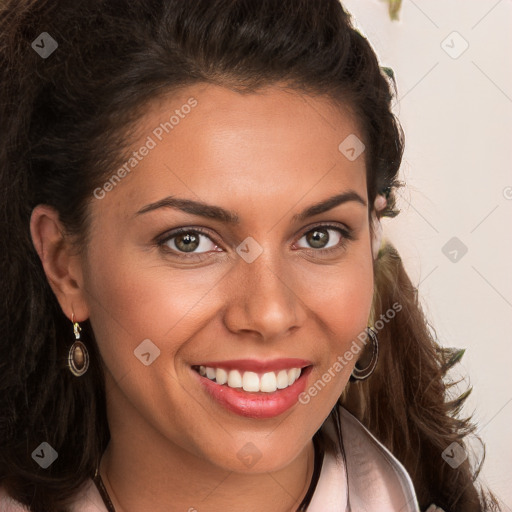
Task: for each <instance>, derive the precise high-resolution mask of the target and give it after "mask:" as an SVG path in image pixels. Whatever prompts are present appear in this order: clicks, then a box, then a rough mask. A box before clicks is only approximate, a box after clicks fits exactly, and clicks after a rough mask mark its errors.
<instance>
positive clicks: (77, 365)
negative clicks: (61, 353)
mask: <svg viewBox="0 0 512 512" xmlns="http://www.w3.org/2000/svg"><path fill="white" fill-rule="evenodd" d="M71 321H72V322H73V331H74V333H75V338H76V340H75V342H74V343H73V345H71V348H70V349H69V354H68V368H69V371H70V372H71V373H72V374H73V375H75V377H81V376H82V375H83V374H84V373H85V372H86V371H87V368H89V352H88V350H87V347H86V346H85V345H84V344H83V343H82V342H81V341H80V331H81V330H82V328H81V327H80V325H79V323H78V322H75V315H73V318H72V320H71Z"/></svg>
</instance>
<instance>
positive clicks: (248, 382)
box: [242, 372, 260, 391]
mask: <svg viewBox="0 0 512 512" xmlns="http://www.w3.org/2000/svg"><path fill="white" fill-rule="evenodd" d="M242 383H243V385H242V387H243V388H244V391H259V390H260V378H259V377H258V374H257V373H254V372H244V376H243V377H242Z"/></svg>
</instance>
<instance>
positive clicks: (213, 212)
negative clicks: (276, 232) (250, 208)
mask: <svg viewBox="0 0 512 512" xmlns="http://www.w3.org/2000/svg"><path fill="white" fill-rule="evenodd" d="M351 201H353V202H356V203H359V204H362V205H363V206H365V207H366V206H367V203H366V201H365V200H364V199H363V198H362V197H361V196H360V195H359V194H358V193H357V192H355V191H354V190H347V191H346V192H343V193H342V194H337V195H335V196H332V197H329V198H327V199H324V200H323V201H320V202H319V203H315V204H313V205H311V206H308V207H307V208H306V209H305V210H303V211H302V212H300V213H297V214H295V215H294V216H293V217H292V219H293V221H295V222H300V221H303V220H305V219H307V218H309V217H313V216H314V215H319V214H320V213H324V212H326V211H328V210H331V209H332V208H335V207H336V206H339V205H341V204H344V203H348V202H351ZM160 208H174V209H177V210H181V211H183V212H185V213H190V214H193V215H198V216H200V217H206V218H208V219H214V220H218V221H220V222H223V223H226V224H233V225H237V224H239V223H240V219H239V217H238V215H237V213H236V212H232V211H229V210H225V209H224V208H221V207H220V206H215V205H211V204H207V203H203V202H201V201H193V200H192V199H183V198H179V197H173V196H169V197H165V198H163V199H160V200H159V201H156V202H155V203H151V204H148V205H146V206H144V207H143V208H141V209H140V210H139V211H138V212H137V213H136V215H141V214H144V213H147V212H151V211H154V210H158V209H160Z"/></svg>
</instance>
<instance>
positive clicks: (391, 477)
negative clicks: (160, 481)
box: [0, 407, 442, 512]
mask: <svg viewBox="0 0 512 512" xmlns="http://www.w3.org/2000/svg"><path fill="white" fill-rule="evenodd" d="M339 409H340V421H341V429H342V435H343V446H344V449H345V454H346V459H347V469H348V488H347V484H346V475H347V471H346V469H345V467H344V465H343V463H342V459H341V455H340V456H339V458H338V457H335V456H334V455H331V454H330V453H328V452H325V454H324V459H323V462H322V469H321V472H320V476H319V479H318V482H317V485H316V488H315V492H314V494H313V497H312V499H311V501H310V504H309V506H308V508H307V511H308V512H396V511H397V510H399V511H400V512H420V509H419V506H418V501H417V497H416V493H415V491H414V487H413V484H412V481H411V477H410V476H409V474H408V473H407V471H406V470H405V468H404V467H403V466H402V464H401V463H400V462H399V461H398V459H397V458H396V457H394V455H393V454H392V453H391V452H390V451H389V450H388V449H387V448H386V447H385V446H384V445H383V444H382V443H380V442H379V441H378V440H377V439H376V438H375V437H374V436H373V435H372V434H371V433H370V432H369V431H368V430H367V429H366V428H365V427H364V425H362V424H361V423H360V422H359V421H358V420H357V419H356V418H355V417H354V416H353V415H352V414H350V413H349V412H348V411H347V410H346V409H345V408H343V407H340V408H339ZM322 428H323V429H325V430H326V432H327V434H328V435H329V436H330V437H331V438H332V439H333V440H334V441H335V442H336V445H337V446H338V440H337V439H336V436H335V430H334V425H333V423H332V420H331V418H330V417H329V418H328V419H327V421H326V422H325V423H324V425H323V427H322ZM432 507H434V508H432ZM25 510H26V509H25V508H23V507H22V506H21V505H20V504H18V503H17V502H15V501H14V500H12V498H10V497H8V496H7V495H6V493H5V491H4V490H3V489H2V487H0V512H24V511H25ZM72 510H73V512H107V509H106V507H105V505H104V503H103V500H102V499H101V496H100V494H99V492H98V489H97V488H96V486H95V485H94V483H93V481H92V480H90V481H89V482H88V483H87V484H86V486H85V488H84V490H83V491H82V492H81V493H80V494H79V495H78V496H77V499H76V502H75V505H74V506H73V508H72ZM428 510H429V511H430V510H439V511H440V512H442V510H441V509H436V508H435V506H431V507H429V509H428Z"/></svg>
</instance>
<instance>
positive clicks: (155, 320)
mask: <svg viewBox="0 0 512 512" xmlns="http://www.w3.org/2000/svg"><path fill="white" fill-rule="evenodd" d="M114 254H115V256H110V255H114ZM155 261H156V258H149V257H148V256H147V254H143V255H140V256H137V255H134V251H125V252H123V251H119V250H117V251H115V252H114V251H113V250H112V248H111V247H105V246H103V247H102V248H101V251H99V250H95V249H94V248H93V250H91V252H90V258H89V265H88V267H87V268H88V271H87V273H86V275H85V276H84V277H85V279H86V287H87V290H88V296H89V299H90V301H89V302H90V317H91V324H92V326H93V330H94V333H95V336H96V339H97V342H98V345H99V348H100V352H101V355H102V358H103V360H104V361H105V364H106V365H107V367H108V368H109V370H110V371H111V372H112V373H113V374H115V375H116V376H117V374H119V375H121V374H124V373H126V371H127V370H128V369H140V368H139V367H140V362H139V361H138V360H137V359H136V358H135V357H134V350H135V349H136V348H137V347H138V346H139V345H140V344H141V343H142V342H143V341H144V340H146V339H150V340H152V341H153V342H154V343H155V344H156V346H157V347H158V348H159V350H161V351H162V352H163V351H164V350H165V352H166V355H167V356H171V357H172V356H173V355H174V354H175V353H176V351H178V350H179V348H180V346H181V344H182V343H184V342H185V341H186V340H187V339H188V338H189V337H191V336H192V335H193V330H194V329H197V325H198V323H199V322H200V320H201V319H200V315H204V314H205V308H204V305H202V304H203V303H204V301H205V296H207V294H208V291H209V290H210V291H211V290H212V288H214V287H215V285H216V283H217V282H218V281H219V279H220V277H221V271H220V269H218V268H215V266H214V265H212V266H210V267H209V269H203V270H201V269H188V270H184V269H176V268H173V269H171V268H170V267H169V265H166V264H165V263H159V262H157V263H156V264H155ZM148 262H150V263H149V264H148Z"/></svg>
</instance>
